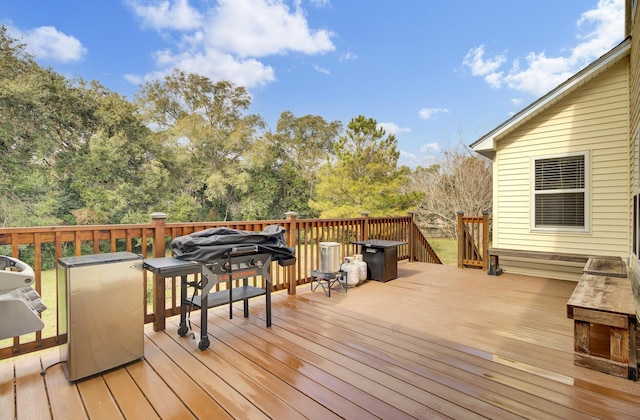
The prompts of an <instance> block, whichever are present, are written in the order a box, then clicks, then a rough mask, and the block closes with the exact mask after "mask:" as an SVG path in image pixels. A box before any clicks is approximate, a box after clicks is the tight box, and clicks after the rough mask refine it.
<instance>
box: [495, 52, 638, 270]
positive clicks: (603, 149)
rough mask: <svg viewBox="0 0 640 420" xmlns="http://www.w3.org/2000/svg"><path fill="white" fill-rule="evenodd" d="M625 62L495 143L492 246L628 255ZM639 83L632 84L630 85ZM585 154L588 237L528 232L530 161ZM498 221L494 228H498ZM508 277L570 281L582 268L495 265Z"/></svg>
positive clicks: (526, 263)
mask: <svg viewBox="0 0 640 420" xmlns="http://www.w3.org/2000/svg"><path fill="white" fill-rule="evenodd" d="M628 68H629V61H628V58H623V59H621V60H620V61H619V62H618V63H616V64H614V65H612V67H611V68H609V69H608V70H606V71H605V72H604V73H603V74H601V75H599V76H598V77H596V78H595V79H593V80H591V81H589V82H588V83H586V84H585V85H583V86H581V88H580V89H578V90H576V91H575V92H573V93H571V94H569V95H568V96H567V97H566V98H564V99H562V100H560V101H559V102H557V103H555V104H554V105H553V106H551V107H550V108H548V109H547V110H545V111H542V112H541V113H539V114H538V115H536V116H535V117H534V118H532V119H531V120H530V121H528V122H526V123H524V124H522V125H521V126H519V127H517V128H516V129H515V130H514V131H512V132H510V133H509V134H507V135H505V136H504V137H502V138H500V139H499V140H498V141H497V146H496V157H495V160H494V209H493V216H494V218H493V220H494V235H493V246H495V247H500V248H515V249H523V250H539V251H557V252H567V253H581V254H582V253H585V254H594V255H611V256H623V257H626V256H627V255H628V250H629V244H630V234H629V231H630V229H629V221H630V207H629V201H630V200H629V172H630V168H629V162H630V158H629V154H630V153H629V151H630V149H629V122H628V121H629V99H628V98H629V93H628V92H629V82H628V80H629V77H628ZM636 82H637V81H636ZM585 151H587V152H589V154H588V156H587V158H588V159H589V164H590V173H589V183H590V189H589V190H588V196H587V201H588V206H589V209H590V210H589V231H588V232H580V233H571V232H559V233H551V232H536V231H532V230H531V225H530V220H531V206H530V202H531V190H530V184H531V181H530V173H531V158H532V157H541V156H548V155H558V154H560V155H562V154H567V153H577V152H585ZM496 221H497V223H496ZM500 263H501V266H502V267H503V268H504V269H505V270H508V271H510V272H514V273H520V274H531V275H540V276H546V277H554V278H563V279H572V280H576V279H578V278H579V276H580V274H581V271H582V270H581V268H582V267H581V266H580V267H579V266H577V265H576V264H558V265H557V266H550V265H549V263H548V262H543V263H536V262H532V261H522V260H517V259H506V258H504V259H501V261H500Z"/></svg>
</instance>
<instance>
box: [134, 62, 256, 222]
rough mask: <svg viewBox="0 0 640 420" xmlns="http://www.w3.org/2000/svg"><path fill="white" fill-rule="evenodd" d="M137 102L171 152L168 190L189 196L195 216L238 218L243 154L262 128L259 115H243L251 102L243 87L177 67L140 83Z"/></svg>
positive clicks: (244, 181)
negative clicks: (177, 68)
mask: <svg viewBox="0 0 640 420" xmlns="http://www.w3.org/2000/svg"><path fill="white" fill-rule="evenodd" d="M136 102H137V104H138V106H139V108H140V110H141V115H142V116H143V119H144V121H145V122H146V124H147V125H148V126H149V127H151V129H152V131H153V133H152V134H151V137H152V138H153V141H154V142H156V143H157V144H158V145H160V146H163V147H167V148H168V150H171V151H172V155H171V156H170V157H169V159H167V160H166V161H165V165H166V168H167V169H168V170H169V171H170V180H171V185H170V186H167V187H169V188H168V191H167V193H166V194H167V195H168V196H169V197H179V196H180V197H182V199H181V201H185V200H184V199H186V198H191V199H192V200H193V202H194V203H197V207H198V209H199V212H198V214H196V215H194V217H195V218H196V219H200V220H205V219H206V220H211V219H213V220H228V219H230V218H235V217H238V215H239V214H240V203H241V201H242V198H243V196H244V195H245V194H247V192H248V190H249V179H250V176H249V172H248V168H247V161H246V159H245V157H246V153H247V151H248V150H250V149H251V148H252V145H253V141H254V139H255V134H256V132H257V131H258V130H259V129H262V128H263V127H264V122H263V121H262V119H261V118H260V117H259V116H257V115H244V112H245V111H246V110H247V109H248V107H249V105H250V104H251V98H250V95H249V93H248V92H247V90H246V89H245V88H243V87H238V86H235V85H234V84H232V83H231V82H228V81H220V82H217V83H213V82H212V81H211V80H210V79H208V78H206V77H203V76H199V75H196V74H187V73H185V72H183V71H180V70H175V71H174V72H173V73H172V74H171V75H169V76H167V77H165V78H164V80H162V81H153V82H148V83H146V84H145V85H143V86H142V87H141V89H140V92H139V94H138V95H137V97H136ZM185 194H186V197H185V196H184V195H185ZM187 201H189V200H187Z"/></svg>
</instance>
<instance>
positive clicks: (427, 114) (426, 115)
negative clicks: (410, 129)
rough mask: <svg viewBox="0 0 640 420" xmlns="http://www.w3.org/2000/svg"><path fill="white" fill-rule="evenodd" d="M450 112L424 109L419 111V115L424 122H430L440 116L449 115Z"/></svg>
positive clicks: (444, 109) (442, 109) (440, 109)
mask: <svg viewBox="0 0 640 420" xmlns="http://www.w3.org/2000/svg"><path fill="white" fill-rule="evenodd" d="M448 113H449V110H448V109H447V108H422V109H421V110H420V111H418V115H419V116H420V118H422V119H423V120H430V119H431V118H434V117H435V116H436V115H438V114H448Z"/></svg>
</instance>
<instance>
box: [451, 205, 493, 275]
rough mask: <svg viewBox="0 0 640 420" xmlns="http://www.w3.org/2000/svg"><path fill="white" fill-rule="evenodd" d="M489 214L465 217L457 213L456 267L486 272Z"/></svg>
mask: <svg viewBox="0 0 640 420" xmlns="http://www.w3.org/2000/svg"><path fill="white" fill-rule="evenodd" d="M488 242H489V212H483V214H482V216H465V215H464V213H462V212H458V267H459V268H466V267H470V268H481V269H483V270H485V271H486V270H487V268H488V264H489V257H488V255H487V250H488V249H489V245H488Z"/></svg>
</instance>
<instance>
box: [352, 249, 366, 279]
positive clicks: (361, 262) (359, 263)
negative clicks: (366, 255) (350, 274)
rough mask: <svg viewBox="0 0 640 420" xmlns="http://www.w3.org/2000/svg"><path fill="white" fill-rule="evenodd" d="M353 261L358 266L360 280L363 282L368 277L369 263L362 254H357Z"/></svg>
mask: <svg viewBox="0 0 640 420" xmlns="http://www.w3.org/2000/svg"><path fill="white" fill-rule="evenodd" d="M353 263H354V264H356V265H357V266H358V281H359V282H360V283H362V282H363V281H365V280H366V279H367V263H366V262H365V261H364V259H362V254H355V255H354V256H353Z"/></svg>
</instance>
